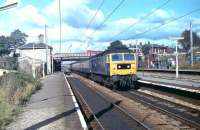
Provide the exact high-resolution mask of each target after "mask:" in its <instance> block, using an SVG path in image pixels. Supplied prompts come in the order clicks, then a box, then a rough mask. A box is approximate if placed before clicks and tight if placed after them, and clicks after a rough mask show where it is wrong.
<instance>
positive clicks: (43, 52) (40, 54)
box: [19, 43, 53, 74]
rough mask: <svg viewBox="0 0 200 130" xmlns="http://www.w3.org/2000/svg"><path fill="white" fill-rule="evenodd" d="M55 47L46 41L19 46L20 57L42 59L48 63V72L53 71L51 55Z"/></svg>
mask: <svg viewBox="0 0 200 130" xmlns="http://www.w3.org/2000/svg"><path fill="white" fill-rule="evenodd" d="M52 50H53V48H52V47H51V46H47V45H46V44H44V43H28V44H25V45H23V46H21V47H19V56H20V57H19V58H20V59H23V57H29V58H31V59H36V60H40V61H42V62H43V63H45V65H46V70H45V71H46V73H47V74H49V73H51V62H52V61H51V56H52Z"/></svg>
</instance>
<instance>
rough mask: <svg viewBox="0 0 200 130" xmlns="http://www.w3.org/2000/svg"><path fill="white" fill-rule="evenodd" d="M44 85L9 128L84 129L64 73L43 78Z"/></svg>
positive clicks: (42, 129) (20, 129)
mask: <svg viewBox="0 0 200 130" xmlns="http://www.w3.org/2000/svg"><path fill="white" fill-rule="evenodd" d="M41 82H42V84H43V87H42V89H41V90H39V91H38V92H37V93H36V94H34V95H33V96H32V97H31V99H30V101H29V103H28V104H27V106H26V107H24V109H23V112H22V114H20V115H19V117H18V118H17V119H16V121H15V122H13V123H11V124H10V125H9V126H8V127H7V130H22V129H23V130H24V129H25V130H32V129H40V130H49V129H50V130H81V129H83V128H82V126H81V123H80V120H79V116H78V114H77V110H76V108H75V106H74V103H73V100H72V96H71V94H70V91H69V89H68V87H67V84H66V81H65V78H64V75H63V73H56V74H53V75H49V76H47V77H45V78H44V79H42V81H41Z"/></svg>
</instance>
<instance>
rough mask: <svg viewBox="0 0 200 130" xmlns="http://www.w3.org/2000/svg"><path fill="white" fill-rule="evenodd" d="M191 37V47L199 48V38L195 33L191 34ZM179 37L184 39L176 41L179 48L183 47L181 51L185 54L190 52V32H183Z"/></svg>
mask: <svg viewBox="0 0 200 130" xmlns="http://www.w3.org/2000/svg"><path fill="white" fill-rule="evenodd" d="M192 35H193V46H195V47H197V46H198V47H200V38H199V36H198V35H197V34H196V33H195V32H192ZM181 37H184V39H181V40H178V43H180V44H181V46H182V47H183V49H184V50H185V51H186V52H189V50H190V30H185V31H184V32H182V33H181Z"/></svg>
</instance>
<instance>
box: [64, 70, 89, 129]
mask: <svg viewBox="0 0 200 130" xmlns="http://www.w3.org/2000/svg"><path fill="white" fill-rule="evenodd" d="M63 75H64V77H65V81H66V83H67V86H68V89H69V92H70V94H71V95H72V100H73V103H74V105H75V107H76V111H77V114H78V117H79V119H80V122H81V125H82V127H83V129H84V130H87V124H86V122H85V119H84V117H83V114H82V113H81V110H80V107H79V105H78V103H77V101H76V98H75V96H74V93H73V92H72V89H71V86H70V84H69V82H68V80H67V78H66V76H65V74H64V73H63Z"/></svg>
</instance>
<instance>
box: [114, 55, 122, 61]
mask: <svg viewBox="0 0 200 130" xmlns="http://www.w3.org/2000/svg"><path fill="white" fill-rule="evenodd" d="M122 60H123V57H122V54H113V55H112V61H122Z"/></svg>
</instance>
